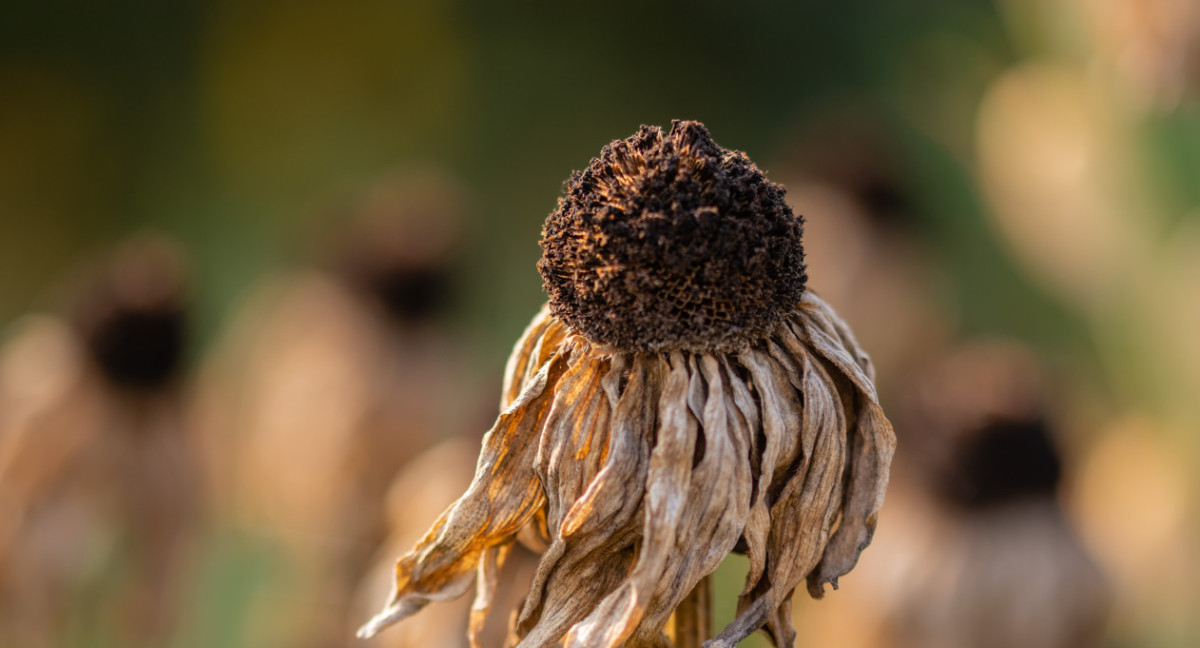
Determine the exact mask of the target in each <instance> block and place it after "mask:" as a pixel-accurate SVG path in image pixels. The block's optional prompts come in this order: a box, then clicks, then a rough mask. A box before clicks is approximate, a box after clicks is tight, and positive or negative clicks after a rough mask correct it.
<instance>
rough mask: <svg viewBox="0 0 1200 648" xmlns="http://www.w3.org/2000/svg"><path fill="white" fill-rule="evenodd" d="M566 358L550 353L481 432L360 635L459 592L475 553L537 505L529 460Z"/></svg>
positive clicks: (538, 493) (511, 531) (512, 529)
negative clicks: (464, 468) (461, 475)
mask: <svg viewBox="0 0 1200 648" xmlns="http://www.w3.org/2000/svg"><path fill="white" fill-rule="evenodd" d="M566 364H567V359H566V358H565V357H563V356H562V355H555V356H554V357H552V358H551V359H550V361H549V362H547V363H545V364H544V365H542V367H541V369H540V370H539V371H538V372H537V374H536V375H535V376H534V378H533V379H532V380H531V381H530V384H529V385H528V387H527V388H526V389H525V391H524V392H522V393H521V395H520V396H519V397H518V398H517V399H516V400H515V401H514V402H513V403H512V405H511V406H510V407H509V408H508V409H506V410H505V411H504V412H503V413H502V414H501V415H500V418H499V419H498V420H497V421H496V424H495V425H494V426H493V427H492V429H491V430H490V431H489V432H488V433H487V435H486V436H484V439H483V449H482V451H481V452H480V455H479V462H478V464H477V465H476V468H475V478H474V480H473V481H472V482H471V486H470V487H469V488H468V489H467V492H466V493H465V494H464V495H463V496H462V497H460V498H459V499H458V501H456V502H455V503H454V504H453V505H451V507H450V508H449V509H447V510H446V512H445V513H443V514H442V515H441V517H439V518H438V520H437V521H436V522H435V523H434V526H433V528H432V529H431V530H430V532H429V533H428V534H427V535H426V536H425V538H424V539H422V540H421V541H420V542H419V543H418V544H417V546H416V547H414V548H413V550H412V551H410V552H409V553H408V554H407V555H405V556H404V557H403V558H401V559H400V561H399V562H398V563H397V565H396V584H395V589H394V591H393V593H392V596H391V598H390V600H389V603H388V605H387V606H386V607H385V608H384V609H383V611H382V612H380V613H379V614H378V615H376V616H375V617H374V618H373V619H371V620H370V621H368V622H367V624H366V625H364V626H363V627H362V628H361V629H360V630H359V636H360V637H371V636H374V635H375V634H377V633H378V632H379V631H380V630H382V629H383V628H385V627H387V626H389V625H392V624H393V623H396V622H397V621H400V620H402V619H404V618H406V617H408V616H411V615H412V614H414V613H416V612H417V611H419V610H420V609H421V608H423V607H425V606H426V605H427V604H429V603H430V602H431V601H437V600H447V599H450V598H455V597H457V596H460V595H462V594H463V593H464V592H465V591H466V589H467V587H469V586H470V583H471V578H472V577H473V576H474V574H473V570H474V569H475V567H476V565H477V563H478V562H479V558H480V554H481V553H482V552H483V551H484V550H485V549H488V548H489V547H492V546H495V545H498V544H501V543H503V542H505V541H506V540H508V539H511V537H512V536H513V535H515V534H516V532H517V531H518V530H519V529H520V528H521V526H522V525H523V524H524V523H525V522H526V521H527V520H528V519H529V518H530V517H531V516H532V515H533V513H534V512H535V511H536V510H537V509H538V508H539V507H541V506H542V504H543V502H544V501H545V497H544V495H543V493H542V490H541V486H540V484H539V483H538V480H537V475H536V474H535V473H534V471H533V459H534V455H535V453H536V451H537V447H538V444H537V439H538V434H539V432H540V431H541V429H542V426H543V424H544V423H545V420H546V415H547V413H548V410H549V409H550V402H551V396H552V394H553V391H554V385H555V384H556V383H557V382H558V380H559V379H560V378H561V376H562V374H563V371H564V370H565V369H566Z"/></svg>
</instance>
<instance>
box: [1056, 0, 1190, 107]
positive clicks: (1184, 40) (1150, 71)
mask: <svg viewBox="0 0 1200 648" xmlns="http://www.w3.org/2000/svg"><path fill="white" fill-rule="evenodd" d="M1068 1H1069V2H1070V3H1071V4H1073V5H1075V6H1076V8H1077V9H1078V10H1079V12H1080V13H1081V14H1082V16H1083V19H1084V21H1085V22H1086V24H1087V27H1088V28H1089V31H1090V32H1091V37H1092V41H1093V47H1094V51H1095V55H1096V60H1095V61H1094V63H1095V64H1096V65H1097V66H1098V67H1100V68H1102V69H1103V70H1104V71H1106V72H1109V73H1110V74H1115V75H1116V76H1117V77H1118V78H1120V79H1121V80H1122V81H1123V83H1124V84H1125V85H1126V86H1127V87H1128V89H1129V90H1130V91H1131V92H1132V93H1133V95H1134V98H1135V99H1136V100H1137V101H1136V102H1137V103H1138V104H1141V105H1143V106H1147V107H1158V108H1164V109H1170V108H1173V107H1175V106H1177V105H1178V104H1179V103H1180V102H1181V101H1182V100H1184V99H1187V98H1189V97H1190V96H1194V95H1195V93H1196V91H1197V90H1198V89H1200V3H1197V2H1195V0H1068Z"/></svg>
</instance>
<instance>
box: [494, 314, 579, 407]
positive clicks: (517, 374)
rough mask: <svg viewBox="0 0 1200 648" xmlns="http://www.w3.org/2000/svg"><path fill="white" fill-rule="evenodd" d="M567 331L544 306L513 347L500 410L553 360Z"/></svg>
mask: <svg viewBox="0 0 1200 648" xmlns="http://www.w3.org/2000/svg"><path fill="white" fill-rule="evenodd" d="M566 335H567V330H566V327H564V326H563V325H562V322H560V321H559V320H558V319H557V318H555V317H554V316H553V315H551V314H550V307H549V306H548V305H547V306H542V309H541V310H540V311H538V314H537V315H535V316H534V317H533V321H532V322H530V323H529V326H527V327H526V328H525V332H524V333H522V334H521V337H520V339H518V340H517V343H516V344H515V345H513V350H512V354H511V355H509V356H508V362H507V363H506V364H505V366H504V388H503V389H502V390H501V392H500V409H501V410H505V409H508V406H509V405H511V404H512V402H513V401H514V400H516V399H517V397H518V396H520V395H521V392H523V391H524V390H525V386H526V385H528V384H529V381H530V380H531V379H532V378H533V376H534V374H536V373H537V371H538V370H539V369H541V367H542V365H544V364H546V361H547V360H549V359H550V355H551V354H552V353H554V352H555V351H556V350H557V348H558V345H559V343H560V342H562V340H563V338H564V337H566Z"/></svg>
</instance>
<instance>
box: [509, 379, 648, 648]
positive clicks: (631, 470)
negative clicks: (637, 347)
mask: <svg viewBox="0 0 1200 648" xmlns="http://www.w3.org/2000/svg"><path fill="white" fill-rule="evenodd" d="M656 371H657V367H656V366H655V365H651V364H648V363H637V362H634V363H632V366H631V367H630V375H629V379H628V384H627V385H625V386H624V388H623V389H622V388H621V386H620V383H621V381H622V373H623V367H622V366H621V363H620V362H618V360H617V359H614V362H613V368H612V369H611V370H610V371H609V374H608V375H607V376H605V378H604V389H605V391H606V392H607V393H608V394H610V397H611V395H612V394H619V400H618V401H617V402H616V403H615V406H614V408H613V417H612V426H611V437H610V440H609V448H610V449H609V453H608V460H607V461H606V462H605V464H604V467H603V468H602V469H601V470H600V472H599V473H598V474H597V475H596V478H595V479H593V480H592V482H591V484H589V485H588V488H587V490H586V491H585V492H584V493H583V495H582V496H581V497H580V498H579V499H578V500H576V501H575V503H574V504H573V505H572V506H571V508H570V509H569V510H568V511H567V513H566V515H565V516H564V517H563V521H562V523H561V524H560V525H559V528H558V529H557V532H556V537H555V538H554V542H553V544H552V545H551V546H550V549H549V550H547V552H546V554H545V555H544V556H543V557H542V562H541V564H540V565H539V566H538V573H537V574H536V575H535V576H534V583H533V586H532V587H531V589H530V593H529V597H528V598H527V599H526V602H525V606H524V608H523V609H522V611H521V617H520V620H519V623H518V632H519V634H525V636H524V638H523V639H522V641H521V643H520V644H518V645H519V646H521V648H534V647H538V646H550V645H558V644H559V643H560V642H561V641H562V637H563V634H564V633H565V632H566V630H567V628H569V627H570V626H572V625H574V624H575V623H578V622H579V621H580V620H581V619H583V618H584V617H586V616H587V615H588V614H589V613H590V612H591V611H592V610H593V609H594V608H595V607H596V605H597V604H599V602H600V600H602V599H603V597H604V596H605V595H607V594H608V592H610V591H611V590H612V588H613V587H615V586H616V584H617V583H619V582H620V580H621V579H622V578H623V577H624V576H625V574H627V573H628V566H627V564H628V561H631V560H632V557H633V543H635V542H636V540H637V536H638V535H639V533H640V528H639V525H638V524H636V522H633V520H634V516H635V515H636V514H637V512H638V511H639V509H640V508H641V506H642V492H643V489H644V487H645V484H646V471H647V467H648V463H649V455H650V440H651V437H652V435H653V429H654V428H653V426H654V424H655V413H656V408H657V403H658V398H659V395H660V393H661V383H662V378H661V377H660V376H657V375H653V373H654V372H656ZM622 566H624V569H621V567H622ZM614 571H615V572H616V574H615V577H616V578H615V582H613V580H614V574H613V573H612V572H614ZM607 583H612V585H609V586H606V585H607ZM525 631H527V633H525Z"/></svg>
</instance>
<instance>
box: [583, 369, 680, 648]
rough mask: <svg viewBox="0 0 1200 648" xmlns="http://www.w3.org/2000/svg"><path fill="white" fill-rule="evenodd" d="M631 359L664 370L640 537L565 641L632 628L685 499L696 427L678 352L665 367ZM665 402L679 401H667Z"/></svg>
mask: <svg viewBox="0 0 1200 648" xmlns="http://www.w3.org/2000/svg"><path fill="white" fill-rule="evenodd" d="M634 362H635V365H637V364H642V363H646V364H651V365H658V367H655V368H654V369H651V370H649V371H646V373H647V374H648V375H652V376H661V375H663V374H666V375H667V379H666V382H665V385H664V386H663V388H662V390H661V391H662V396H661V398H660V399H658V401H659V402H658V403H657V405H658V407H659V409H660V411H659V424H658V426H657V427H658V435H657V437H658V438H657V442H656V443H655V445H654V447H653V448H652V449H651V451H650V463H649V466H648V468H647V476H646V486H645V500H644V508H643V511H644V514H643V517H644V521H643V522H642V529H643V531H642V542H641V545H640V547H639V550H638V558H637V562H636V563H635V565H634V568H633V572H632V573H630V575H629V577H628V578H626V579H625V581H624V582H623V583H621V585H620V586H619V587H618V588H617V589H616V590H615V591H613V592H612V593H610V594H609V595H608V596H606V597H605V598H604V600H603V601H601V602H600V604H599V605H598V606H596V609H595V610H593V611H592V612H591V614H589V615H588V616H587V618H585V619H584V620H583V621H580V622H579V623H577V624H575V626H574V627H572V628H571V631H570V632H569V633H568V635H567V639H566V642H565V644H564V645H565V646H568V647H578V648H584V647H586V648H593V647H612V646H616V645H618V644H620V643H621V642H623V641H625V639H626V638H627V637H628V636H629V635H630V634H631V633H632V632H633V630H634V628H635V627H636V625H637V623H638V622H639V621H640V620H641V619H642V616H643V615H644V614H645V612H646V607H647V605H648V604H649V602H650V599H651V596H652V594H653V593H654V591H655V588H656V587H657V586H658V584H659V581H660V579H661V578H662V575H663V573H664V571H665V570H666V568H667V564H668V562H669V560H670V559H671V557H672V553H673V552H674V551H675V541H676V535H675V532H676V528H677V526H678V524H679V518H680V516H681V514H682V511H683V509H684V507H685V505H686V504H687V500H686V498H687V494H688V493H687V491H688V486H689V483H690V480H691V473H692V466H691V457H692V455H693V452H694V447H695V443H696V430H695V427H694V426H689V425H688V413H687V409H686V403H687V388H688V375H687V367H686V365H684V364H683V362H682V358H678V361H677V362H676V364H675V366H673V367H670V371H669V372H668V371H667V366H666V365H667V363H666V360H665V359H662V358H653V357H648V356H638V357H637V358H636V359H635V361H634ZM666 403H677V404H679V405H682V407H678V406H677V407H669V406H667V405H666ZM647 423H650V424H651V425H650V426H649V427H648V428H647V429H646V430H644V431H645V432H647V433H652V432H653V430H654V427H653V419H650V420H649V421H647ZM685 594H686V592H685Z"/></svg>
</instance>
